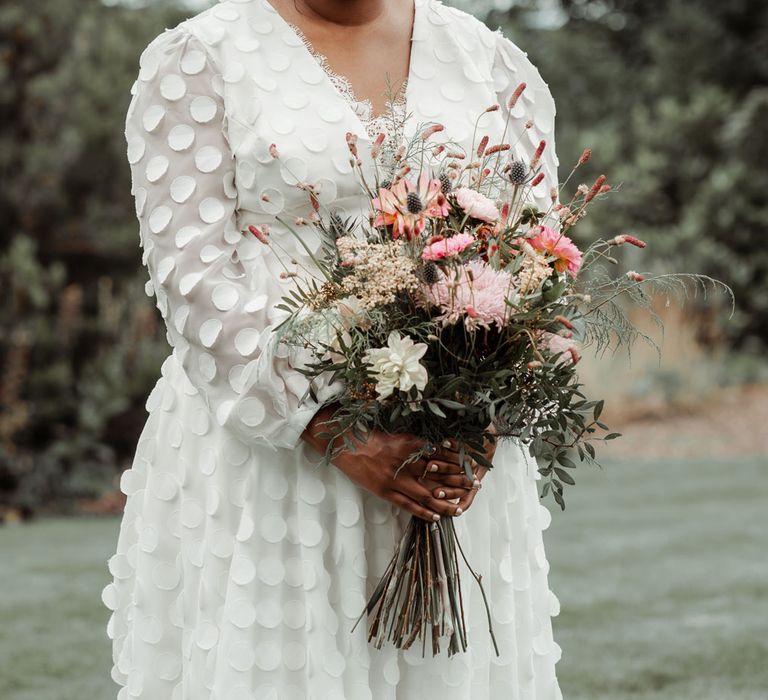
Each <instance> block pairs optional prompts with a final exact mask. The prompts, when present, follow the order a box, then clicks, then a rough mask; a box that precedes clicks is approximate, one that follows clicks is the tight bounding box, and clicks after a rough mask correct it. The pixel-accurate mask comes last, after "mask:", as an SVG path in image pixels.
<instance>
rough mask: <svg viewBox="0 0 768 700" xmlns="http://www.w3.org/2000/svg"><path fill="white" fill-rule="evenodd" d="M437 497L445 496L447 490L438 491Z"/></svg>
mask: <svg viewBox="0 0 768 700" xmlns="http://www.w3.org/2000/svg"><path fill="white" fill-rule="evenodd" d="M437 497H438V498H445V491H438V492H437Z"/></svg>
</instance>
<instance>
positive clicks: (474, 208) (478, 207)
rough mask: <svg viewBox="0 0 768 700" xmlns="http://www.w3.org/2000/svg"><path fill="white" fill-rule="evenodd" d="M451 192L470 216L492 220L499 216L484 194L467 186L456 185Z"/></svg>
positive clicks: (482, 219) (494, 206)
mask: <svg viewBox="0 0 768 700" xmlns="http://www.w3.org/2000/svg"><path fill="white" fill-rule="evenodd" d="M453 194H454V195H455V196H456V201H457V202H458V203H459V206H460V207H461V208H462V209H463V210H464V211H465V212H466V213H467V214H469V215H470V216H472V217H474V218H475V219H480V220H481V221H488V222H494V221H496V220H497V219H498V218H499V210H498V209H497V208H496V205H495V204H494V203H493V202H492V201H491V200H490V199H488V197H486V196H485V195H484V194H480V193H479V192H477V191H476V190H473V189H470V188H469V187H458V188H456V190H454V192H453Z"/></svg>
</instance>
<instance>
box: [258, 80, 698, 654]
mask: <svg viewBox="0 0 768 700" xmlns="http://www.w3.org/2000/svg"><path fill="white" fill-rule="evenodd" d="M524 88H525V86H524V85H522V86H521V87H520V88H519V89H518V91H517V92H516V93H515V96H514V97H513V100H514V99H518V98H519V96H520V93H521V92H522V91H523V90H524ZM508 106H509V107H510V109H511V107H512V106H514V105H513V104H511V105H508ZM495 109H498V105H493V106H491V107H490V108H489V110H495ZM440 130H442V126H441V125H439V124H431V125H427V126H426V127H424V128H421V129H419V130H418V131H417V134H416V135H415V136H414V137H413V138H412V139H410V140H409V141H404V142H403V143H401V144H400V145H399V148H397V149H396V150H395V151H394V152H393V153H389V154H388V157H387V158H385V157H384V156H385V155H387V154H385V153H384V150H385V149H384V148H383V141H384V135H383V134H382V135H380V137H379V138H378V139H377V140H376V141H375V142H374V145H373V149H372V153H371V157H372V159H373V163H374V165H375V166H376V167H375V168H374V180H375V181H373V182H370V181H369V179H370V177H371V176H370V175H369V176H366V175H365V173H364V171H363V168H361V167H360V166H361V161H360V159H359V154H358V152H357V143H356V137H355V136H354V135H353V134H347V143H348V146H349V151H350V158H351V160H352V164H353V165H354V166H357V168H356V169H357V172H359V179H360V183H361V186H362V187H363V188H364V192H365V194H366V197H367V201H368V203H369V208H370V211H369V215H368V216H367V217H365V216H364V217H360V218H357V219H343V218H342V217H340V216H339V215H338V213H337V212H334V211H329V212H325V211H322V208H321V206H320V204H319V200H318V197H317V196H316V193H314V192H313V189H312V186H311V185H309V186H308V185H306V184H304V185H302V186H304V187H305V189H307V191H308V193H309V198H310V202H311V204H312V214H311V216H310V217H309V218H308V219H297V220H294V221H287V220H282V219H280V220H281V222H282V223H284V224H285V225H286V227H287V228H288V229H289V230H290V231H292V232H293V233H294V235H295V236H296V238H297V240H298V241H299V242H300V243H301V238H302V234H301V230H300V229H301V227H302V226H308V225H309V226H314V227H316V229H317V230H318V231H319V232H320V234H321V237H322V246H321V248H320V250H319V251H318V252H316V253H313V254H312V258H313V261H314V263H315V264H316V268H317V269H316V271H315V273H314V274H312V275H307V276H302V275H301V274H298V273H296V272H290V271H289V272H286V273H284V274H285V275H288V276H291V277H293V278H294V279H293V282H294V283H295V284H294V285H293V288H292V289H291V291H290V293H289V294H287V295H285V296H284V298H283V300H282V303H281V304H280V306H279V308H281V309H282V310H283V311H284V312H285V313H286V316H285V320H284V321H283V322H282V323H281V324H280V325H279V327H278V328H277V329H276V333H277V336H278V337H279V340H280V341H281V342H285V343H287V344H289V345H293V346H297V347H301V348H304V349H309V350H310V351H311V355H312V357H313V358H314V360H313V361H312V362H310V363H309V364H307V365H306V366H305V367H303V368H301V369H300V371H302V372H303V373H304V374H305V375H306V376H307V377H309V378H310V379H317V378H319V377H320V376H321V375H324V376H326V377H328V376H329V375H330V376H331V379H332V381H334V382H336V381H337V382H338V383H339V387H340V388H339V391H338V392H337V393H336V394H335V396H334V398H333V403H334V405H335V406H337V408H336V410H335V413H334V415H333V417H332V419H331V420H330V421H328V423H327V424H328V426H329V428H328V432H327V434H326V437H327V438H329V440H330V441H329V443H328V449H327V452H326V455H325V457H326V460H327V461H328V462H330V461H332V460H333V458H334V456H335V455H337V454H339V451H341V450H343V449H353V448H354V444H353V441H352V438H355V439H357V440H365V437H366V435H367V434H369V433H370V432H371V431H385V432H389V433H398V432H406V433H411V434H414V435H416V436H418V437H419V438H421V439H423V441H424V445H425V446H424V448H423V449H422V450H419V451H416V452H414V453H413V454H411V455H410V457H409V458H408V460H406V462H404V463H403V466H404V465H405V464H407V463H408V462H409V461H414V460H418V459H421V458H424V457H428V455H429V446H430V445H438V444H440V443H442V442H443V441H444V440H445V439H446V438H453V439H456V440H457V442H458V444H459V445H460V460H461V462H462V464H463V465H464V469H465V471H466V473H467V476H468V477H469V479H470V481H472V479H473V474H472V471H471V464H472V461H471V460H474V461H475V463H477V464H481V465H483V466H485V467H487V468H491V467H492V466H493V465H492V463H491V462H490V461H489V460H488V458H487V456H486V445H487V444H496V442H497V441H498V440H503V439H509V438H514V439H516V440H518V441H520V442H521V443H523V444H526V445H527V446H528V447H529V449H530V452H531V454H532V455H533V456H535V457H536V459H537V462H538V465H539V471H540V473H541V475H542V477H543V479H542V484H543V486H542V493H541V495H542V497H544V496H547V495H548V494H550V495H551V496H552V497H553V498H554V500H555V501H556V502H557V503H558V504H559V505H560V507H564V498H563V489H564V486H565V485H569V484H573V483H574V478H573V475H572V474H573V470H574V468H575V467H576V464H577V461H581V462H585V461H586V462H590V461H594V459H595V447H594V445H595V443H596V442H598V441H603V440H611V439H613V438H615V437H617V436H618V433H611V432H608V428H607V426H606V425H605V424H604V423H603V422H601V419H600V418H601V416H600V414H601V410H602V408H603V401H602V400H594V399H590V398H587V397H586V396H585V394H584V393H583V392H582V385H581V384H580V383H579V381H578V376H577V373H576V365H577V363H578V361H579V357H580V347H583V346H585V345H589V344H597V345H598V346H600V345H606V344H608V342H609V341H610V339H611V338H612V337H618V338H619V339H620V340H622V341H626V342H629V341H631V340H632V339H633V338H634V337H635V336H636V335H638V334H639V333H640V332H639V331H638V330H636V329H635V328H634V327H633V326H632V324H631V323H629V321H628V320H627V317H626V315H625V314H624V311H623V308H622V306H621V305H620V304H619V303H618V302H619V298H620V297H622V296H626V297H629V298H631V299H633V300H634V301H635V302H637V303H639V304H641V305H644V306H645V307H646V308H648V309H649V310H650V303H649V300H650V297H649V295H648V294H647V293H646V291H644V289H645V288H647V287H649V286H651V287H668V286H669V285H681V284H684V281H685V278H686V277H690V278H693V279H695V280H697V281H698V282H699V283H703V281H704V280H709V281H712V280H710V278H704V277H702V276H696V275H659V276H653V275H642V274H639V273H637V272H634V271H628V272H625V273H624V274H611V273H610V272H608V270H607V267H606V266H611V265H615V263H616V261H615V260H614V259H612V258H611V251H612V249H614V248H617V247H620V246H625V245H630V246H637V247H640V248H643V247H645V243H644V242H643V241H641V240H638V239H637V238H635V237H633V236H631V235H626V234H622V235H617V236H613V237H612V238H610V239H607V240H602V239H601V240H597V241H594V242H593V243H592V244H591V245H589V246H588V247H586V248H585V249H584V250H582V249H580V248H579V247H578V246H577V245H576V244H575V243H574V241H573V240H572V238H571V237H570V236H569V232H570V231H571V229H572V228H573V227H574V226H575V225H576V224H577V223H578V222H579V221H580V220H582V219H583V218H584V216H585V215H586V213H587V211H588V209H589V207H590V206H591V205H592V204H593V203H594V202H595V201H597V200H600V199H602V198H603V197H604V196H605V195H606V193H607V192H609V191H610V189H611V187H610V185H609V184H608V183H607V182H606V178H605V177H604V176H600V177H599V178H597V180H596V181H594V182H593V183H592V184H589V185H579V186H578V187H576V188H575V192H574V193H573V195H572V196H571V197H570V198H569V199H568V200H567V202H566V201H563V200H562V199H561V195H562V192H561V190H562V189H563V187H564V186H565V185H566V184H567V182H568V181H569V180H570V179H571V177H572V176H573V174H574V173H575V172H576V171H577V169H578V168H579V167H580V166H582V165H583V164H584V163H586V162H587V160H588V159H589V158H590V151H589V150H585V151H584V153H583V155H582V156H581V158H580V159H579V161H578V163H577V164H576V166H575V167H574V169H573V170H572V171H571V175H569V177H568V179H567V180H566V181H565V183H563V185H562V186H561V187H560V188H559V189H553V190H552V192H551V197H550V202H551V204H550V206H549V208H548V209H547V210H545V211H542V210H541V208H540V207H537V206H536V205H535V204H534V203H533V198H532V195H531V192H532V189H533V188H534V187H536V185H538V184H539V182H541V180H542V179H543V177H544V175H543V173H542V172H541V165H540V161H541V157H542V154H543V152H544V149H545V148H546V147H547V144H546V143H545V142H543V141H542V142H541V143H540V144H539V147H538V149H537V150H536V151H535V153H534V155H533V157H532V159H530V160H529V161H527V162H525V161H523V160H520V159H518V158H515V157H512V156H510V153H512V152H514V146H515V143H514V141H513V140H512V139H510V142H505V143H495V144H491V143H489V139H488V137H487V136H483V137H481V138H479V141H478V142H477V144H473V146H472V151H471V152H470V153H465V152H464V151H462V150H461V149H460V148H458V147H457V146H454V145H453V144H452V143H451V142H450V141H447V142H444V143H441V144H437V145H436V144H434V143H431V142H430V137H431V136H432V135H433V134H435V133H437V132H438V131H440ZM273 156H274V157H276V158H279V154H278V153H277V150H276V149H273ZM278 218H279V217H278ZM250 232H251V233H252V234H253V235H255V236H256V237H257V238H258V239H259V240H261V241H262V242H263V243H265V244H267V245H270V246H272V247H273V248H274V252H275V254H279V246H278V245H276V244H275V243H274V242H273V241H272V240H271V239H270V237H269V230H268V227H266V226H261V227H256V226H252V227H250ZM307 250H309V249H308V248H307ZM309 393H310V394H311V395H312V396H313V398H315V399H316V396H317V395H316V393H315V389H314V387H312V386H311V388H310V390H309ZM490 488H493V486H492V483H491V485H490ZM459 552H461V547H460V543H459V542H458V540H457V537H456V533H455V530H454V527H453V522H452V518H450V517H447V518H442V519H440V520H439V521H438V522H434V523H430V522H427V521H426V520H423V519H421V518H417V517H415V516H414V517H412V518H411V521H410V523H409V526H408V528H407V530H406V532H405V534H404V536H403V538H402V540H401V542H400V543H399V545H398V546H397V548H396V551H395V554H394V556H393V558H392V560H391V562H390V564H389V566H388V568H387V570H386V572H385V574H384V575H383V577H382V578H381V580H380V582H379V584H378V586H377V587H376V589H375V591H374V593H373V595H372V596H371V598H370V600H369V601H368V604H367V605H366V608H365V609H364V610H363V613H362V614H365V613H366V612H367V613H368V614H369V616H370V623H369V633H368V635H369V640H371V639H373V640H374V644H375V645H376V646H377V647H381V645H382V644H383V642H384V641H385V639H387V638H389V639H391V640H392V641H393V642H394V643H395V645H396V646H397V647H399V648H401V649H406V648H408V647H409V646H411V645H412V644H413V643H414V642H415V641H416V640H417V639H419V640H421V643H422V648H424V645H426V639H427V637H429V639H430V642H431V645H432V653H433V654H437V653H439V651H440V640H441V638H447V640H448V641H447V651H448V654H449V656H450V655H452V654H453V653H456V652H457V651H460V650H466V648H467V636H466V626H465V621H464V610H463V607H462V601H461V588H460V578H459V560H458V553H459ZM461 555H462V557H463V552H461ZM465 562H466V559H465ZM470 571H471V568H470ZM472 574H473V576H474V577H475V579H476V580H477V582H478V584H480V586H481V590H482V583H481V578H482V577H481V576H479V575H477V574H475V573H474V572H472ZM483 599H484V600H485V594H484V593H483ZM485 604H486V610H487V611H488V603H487V601H486V603H485ZM362 614H361V617H362ZM358 621H359V620H358ZM488 625H489V632H490V634H491V638H492V639H493V643H494V646H495V645H496V642H495V639H494V638H493V630H492V627H491V616H490V614H488ZM496 652H497V654H498V648H496ZM422 653H423V652H422Z"/></svg>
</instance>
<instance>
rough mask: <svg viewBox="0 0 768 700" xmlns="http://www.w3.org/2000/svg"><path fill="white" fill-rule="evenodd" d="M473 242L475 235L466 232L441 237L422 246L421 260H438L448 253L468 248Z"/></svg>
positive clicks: (459, 251) (453, 253)
mask: <svg viewBox="0 0 768 700" xmlns="http://www.w3.org/2000/svg"><path fill="white" fill-rule="evenodd" d="M474 242H475V237H474V236H471V235H470V234H468V233H457V234H456V235H455V236H450V237H448V238H443V239H442V240H440V241H435V242H434V243H430V244H429V245H428V246H425V247H424V250H423V251H422V253H421V258H422V260H440V258H445V257H447V256H449V255H457V254H458V253H461V251H462V250H465V249H466V248H469V246H471V245H472V244H473V243H474Z"/></svg>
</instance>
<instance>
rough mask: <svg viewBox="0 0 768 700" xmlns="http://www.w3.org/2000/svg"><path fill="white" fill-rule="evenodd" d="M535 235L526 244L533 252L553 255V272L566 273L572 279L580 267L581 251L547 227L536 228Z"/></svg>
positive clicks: (566, 237) (561, 235)
mask: <svg viewBox="0 0 768 700" xmlns="http://www.w3.org/2000/svg"><path fill="white" fill-rule="evenodd" d="M534 230H535V231H536V235H535V236H534V237H533V238H531V239H529V240H528V242H529V243H530V244H531V246H532V247H533V248H534V249H535V250H539V251H542V252H544V253H548V254H549V255H553V256H554V257H555V258H556V260H555V270H557V271H558V272H566V271H567V272H568V273H569V274H570V275H571V276H572V277H576V274H577V273H578V271H579V268H580V267H581V251H580V250H579V249H578V248H577V247H576V244H575V243H574V242H573V241H572V240H571V239H570V238H568V236H564V235H563V234H561V233H558V232H557V231H555V230H554V229H551V228H549V227H548V226H537V227H536V228H535V229H534Z"/></svg>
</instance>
